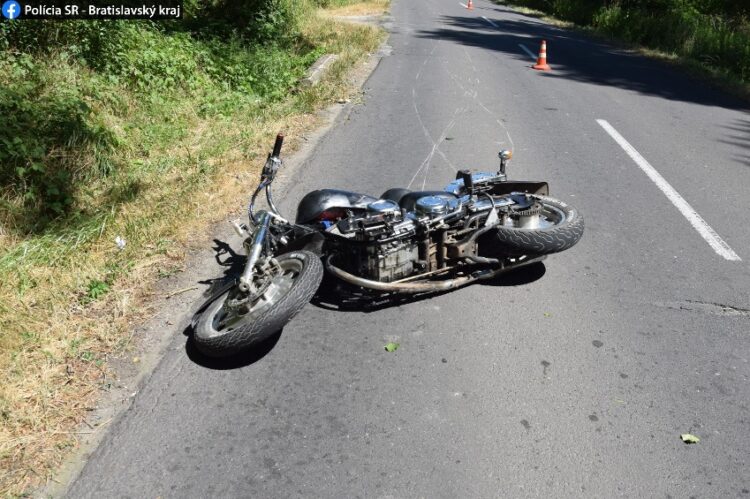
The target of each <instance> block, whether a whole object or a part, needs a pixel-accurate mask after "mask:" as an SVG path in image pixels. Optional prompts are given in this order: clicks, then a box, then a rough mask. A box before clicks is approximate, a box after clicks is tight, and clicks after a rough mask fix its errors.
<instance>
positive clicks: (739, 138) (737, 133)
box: [719, 120, 750, 166]
mask: <svg viewBox="0 0 750 499" xmlns="http://www.w3.org/2000/svg"><path fill="white" fill-rule="evenodd" d="M724 128H725V129H727V130H728V131H729V134H730V136H729V137H728V138H727V139H719V142H722V143H724V144H728V145H731V146H735V147H738V148H740V149H742V152H741V153H739V154H735V156H734V159H735V160H737V162H738V163H742V164H743V165H745V166H750V120H737V121H735V123H734V124H732V125H726V126H724Z"/></svg>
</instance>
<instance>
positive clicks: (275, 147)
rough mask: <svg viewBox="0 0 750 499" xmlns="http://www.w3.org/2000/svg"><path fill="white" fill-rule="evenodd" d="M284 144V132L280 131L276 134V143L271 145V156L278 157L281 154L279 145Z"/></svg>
mask: <svg viewBox="0 0 750 499" xmlns="http://www.w3.org/2000/svg"><path fill="white" fill-rule="evenodd" d="M283 144H284V134H283V133H280V134H278V135H277V136H276V143H275V144H274V145H273V152H272V153H271V156H272V157H274V158H278V157H279V154H281V146H282V145H283Z"/></svg>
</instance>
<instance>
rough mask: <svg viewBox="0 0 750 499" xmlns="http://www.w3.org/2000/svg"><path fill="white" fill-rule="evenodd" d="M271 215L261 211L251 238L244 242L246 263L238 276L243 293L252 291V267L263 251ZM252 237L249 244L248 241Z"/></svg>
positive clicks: (253, 267)
mask: <svg viewBox="0 0 750 499" xmlns="http://www.w3.org/2000/svg"><path fill="white" fill-rule="evenodd" d="M271 218H272V217H271V215H270V214H269V213H268V212H265V211H262V212H260V214H259V216H258V225H257V226H256V227H255V231H254V232H253V235H252V236H251V238H248V240H247V241H246V242H245V244H246V246H247V263H245V270H244V271H243V272H242V276H240V282H239V285H238V286H239V288H240V291H242V292H244V293H250V292H251V291H253V288H254V285H253V269H255V265H256V264H257V263H258V259H259V258H260V254H261V252H262V251H263V244H264V243H265V241H266V237H267V236H268V226H269V225H270V224H271ZM250 239H252V242H250V244H247V243H248V241H250Z"/></svg>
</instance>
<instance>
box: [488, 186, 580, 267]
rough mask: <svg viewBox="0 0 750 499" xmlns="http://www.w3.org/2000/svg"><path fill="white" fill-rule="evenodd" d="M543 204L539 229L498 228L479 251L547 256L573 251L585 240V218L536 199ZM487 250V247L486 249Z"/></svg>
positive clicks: (556, 202)
mask: <svg viewBox="0 0 750 499" xmlns="http://www.w3.org/2000/svg"><path fill="white" fill-rule="evenodd" d="M534 198H535V199H536V200H537V201H538V202H539V204H541V206H542V212H541V214H540V217H541V222H540V226H539V227H538V228H534V229H523V228H520V227H511V226H507V225H499V226H498V227H496V229H495V230H493V231H491V232H490V233H489V234H487V237H485V239H484V244H482V243H481V242H480V248H482V250H483V252H484V253H488V251H486V250H485V248H488V247H489V248H490V249H489V253H492V254H499V253H502V254H508V255H547V254H550V253H559V252H560V251H565V250H567V249H569V248H571V247H573V246H574V245H575V244H576V243H577V242H578V241H579V240H580V239H581V237H582V236H583V228H584V223H583V215H581V213H580V212H579V211H578V210H577V209H576V208H574V207H572V206H570V205H568V204H566V203H564V202H562V201H560V200H558V199H555V198H551V197H549V196H541V195H534ZM483 246H484V247H483Z"/></svg>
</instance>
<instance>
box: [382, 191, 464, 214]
mask: <svg viewBox="0 0 750 499" xmlns="http://www.w3.org/2000/svg"><path fill="white" fill-rule="evenodd" d="M425 196H438V197H441V198H445V199H450V200H452V199H456V198H457V197H458V196H456V195H455V194H451V193H450V192H445V191H410V190H409V189H404V188H402V187H394V188H392V189H388V190H387V191H385V192H384V193H383V194H382V195H381V196H380V199H388V200H390V201H393V202H394V203H398V205H399V206H400V207H401V208H402V209H404V210H406V211H413V210H414V204H415V203H416V202H417V200H418V199H419V198H423V197H425Z"/></svg>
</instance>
